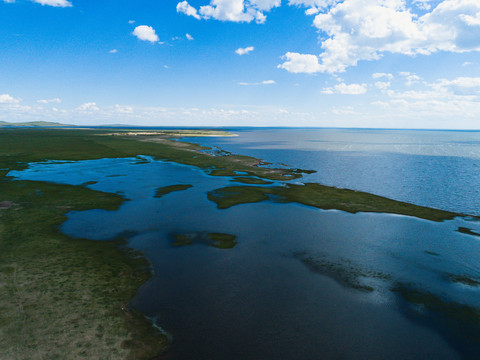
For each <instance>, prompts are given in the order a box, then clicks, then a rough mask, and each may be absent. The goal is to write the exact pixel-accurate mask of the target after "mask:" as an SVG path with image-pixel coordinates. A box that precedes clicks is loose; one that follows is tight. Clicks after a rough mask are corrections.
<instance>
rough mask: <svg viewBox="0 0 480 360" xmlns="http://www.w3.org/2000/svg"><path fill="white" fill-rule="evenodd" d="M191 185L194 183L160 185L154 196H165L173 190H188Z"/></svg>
mask: <svg viewBox="0 0 480 360" xmlns="http://www.w3.org/2000/svg"><path fill="white" fill-rule="evenodd" d="M191 187H193V185H190V184H178V185H169V186H164V187H160V188H158V189H157V190H156V191H155V195H154V197H156V198H161V197H162V196H165V195H167V194H170V193H172V192H175V191H183V190H187V189H190V188H191Z"/></svg>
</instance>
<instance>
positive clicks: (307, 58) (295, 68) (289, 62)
mask: <svg viewBox="0 0 480 360" xmlns="http://www.w3.org/2000/svg"><path fill="white" fill-rule="evenodd" d="M282 58H283V59H285V60H286V61H285V62H284V63H283V64H280V65H278V66H277V67H278V68H279V69H284V70H287V71H288V72H291V73H310V74H311V73H316V72H319V71H320V64H319V62H318V57H317V56H315V55H309V54H299V53H293V52H288V53H286V54H285V55H284V56H283V57H282Z"/></svg>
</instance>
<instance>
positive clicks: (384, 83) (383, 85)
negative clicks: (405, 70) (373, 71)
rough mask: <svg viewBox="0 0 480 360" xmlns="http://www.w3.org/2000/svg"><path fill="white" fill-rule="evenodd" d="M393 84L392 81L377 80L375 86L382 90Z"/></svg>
mask: <svg viewBox="0 0 480 360" xmlns="http://www.w3.org/2000/svg"><path fill="white" fill-rule="evenodd" d="M391 85H392V84H391V83H390V81H377V82H375V87H376V88H377V89H380V90H387V89H388V88H389V87H390V86H391Z"/></svg>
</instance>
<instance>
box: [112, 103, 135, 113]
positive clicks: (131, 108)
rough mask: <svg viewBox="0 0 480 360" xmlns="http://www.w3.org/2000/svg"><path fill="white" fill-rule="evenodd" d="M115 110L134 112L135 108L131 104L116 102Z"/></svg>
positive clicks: (118, 111)
mask: <svg viewBox="0 0 480 360" xmlns="http://www.w3.org/2000/svg"><path fill="white" fill-rule="evenodd" d="M114 111H115V112H117V113H119V114H133V112H134V109H133V107H131V106H126V105H118V104H116V105H115V106H114Z"/></svg>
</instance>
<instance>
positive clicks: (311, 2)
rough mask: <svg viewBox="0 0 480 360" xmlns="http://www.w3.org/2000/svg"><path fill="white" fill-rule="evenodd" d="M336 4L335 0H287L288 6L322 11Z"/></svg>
mask: <svg viewBox="0 0 480 360" xmlns="http://www.w3.org/2000/svg"><path fill="white" fill-rule="evenodd" d="M336 2H337V1H336V0H288V5H292V6H304V7H307V8H317V9H323V8H326V7H327V6H329V5H333V4H335V3H336Z"/></svg>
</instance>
